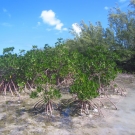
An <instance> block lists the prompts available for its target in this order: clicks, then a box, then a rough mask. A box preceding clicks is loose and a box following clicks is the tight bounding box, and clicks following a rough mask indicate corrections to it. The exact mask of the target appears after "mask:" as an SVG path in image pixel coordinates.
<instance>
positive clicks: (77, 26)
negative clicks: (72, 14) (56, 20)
mask: <svg viewBox="0 0 135 135" xmlns="http://www.w3.org/2000/svg"><path fill="white" fill-rule="evenodd" d="M72 28H73V30H74V31H75V32H76V33H77V34H78V35H80V33H81V31H82V30H81V28H80V26H79V25H78V24H77V23H73V24H72Z"/></svg>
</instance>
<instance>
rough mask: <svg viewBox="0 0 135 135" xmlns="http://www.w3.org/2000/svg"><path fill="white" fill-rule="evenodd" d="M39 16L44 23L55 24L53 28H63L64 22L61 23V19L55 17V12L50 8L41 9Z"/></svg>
mask: <svg viewBox="0 0 135 135" xmlns="http://www.w3.org/2000/svg"><path fill="white" fill-rule="evenodd" d="M40 17H41V18H42V19H43V22H44V23H46V24H49V25H52V26H55V29H57V30H65V28H63V29H62V27H63V25H64V24H63V23H61V21H60V20H59V19H57V18H56V16H55V12H53V11H52V10H44V11H42V13H41V15H40Z"/></svg>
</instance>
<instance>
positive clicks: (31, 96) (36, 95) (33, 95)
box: [30, 91, 38, 98]
mask: <svg viewBox="0 0 135 135" xmlns="http://www.w3.org/2000/svg"><path fill="white" fill-rule="evenodd" d="M36 97H38V93H37V91H32V92H31V94H30V98H36Z"/></svg>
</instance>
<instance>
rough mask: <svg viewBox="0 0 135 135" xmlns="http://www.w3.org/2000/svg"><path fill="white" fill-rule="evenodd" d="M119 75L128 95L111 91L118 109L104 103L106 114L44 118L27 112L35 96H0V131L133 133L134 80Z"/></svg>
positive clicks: (1, 134)
mask: <svg viewBox="0 0 135 135" xmlns="http://www.w3.org/2000/svg"><path fill="white" fill-rule="evenodd" d="M119 77H120V78H121V80H122V82H123V84H122V83H120V84H121V85H124V86H125V88H126V90H127V95H126V97H124V96H116V95H115V96H113V95H112V97H111V101H113V102H114V103H116V105H117V108H118V110H115V109H114V108H113V107H110V108H106V107H104V108H103V109H102V112H103V114H104V116H105V117H102V116H101V117H97V118H93V117H92V116H91V115H88V116H78V117H70V116H69V117H62V116H61V117H59V115H54V117H52V118H49V119H46V118H45V117H46V116H45V115H43V114H36V115H33V114H30V113H29V112H28V108H31V106H32V105H33V104H34V103H35V100H33V99H28V97H27V96H24V97H23V99H24V101H23V102H21V103H19V102H18V101H17V98H15V97H13V98H12V99H11V97H8V96H7V97H6V98H4V97H3V96H0V135H135V102H134V101H135V81H134V80H132V79H129V77H127V76H126V75H120V76H119Z"/></svg>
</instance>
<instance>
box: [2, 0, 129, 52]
mask: <svg viewBox="0 0 135 135" xmlns="http://www.w3.org/2000/svg"><path fill="white" fill-rule="evenodd" d="M116 3H118V5H119V7H120V8H122V9H125V8H126V7H127V5H128V4H129V0H0V55H1V54H2V53H3V48H6V47H15V50H14V52H15V53H19V49H24V50H26V51H27V50H30V49H31V48H32V45H37V46H38V48H43V47H44V45H45V44H49V45H51V46H54V45H55V42H56V41H57V38H63V39H68V38H73V36H72V35H71V34H70V33H69V29H70V28H73V29H75V30H76V32H80V30H79V28H78V27H77V25H76V23H78V24H79V23H80V21H81V20H83V21H84V22H85V23H87V24H88V22H89V21H90V22H92V23H93V24H95V22H97V21H100V22H101V23H102V26H103V27H107V24H108V21H107V15H108V9H109V8H111V7H114V6H115V4H116Z"/></svg>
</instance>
